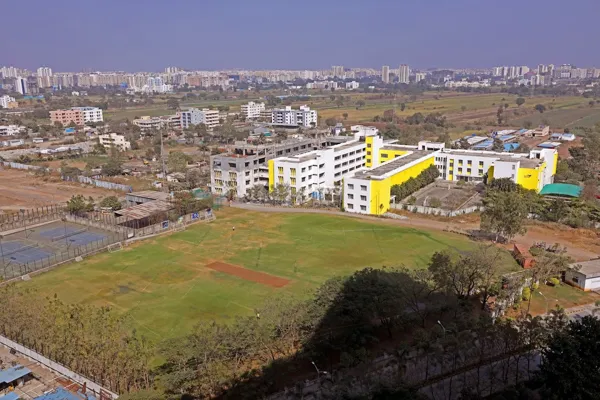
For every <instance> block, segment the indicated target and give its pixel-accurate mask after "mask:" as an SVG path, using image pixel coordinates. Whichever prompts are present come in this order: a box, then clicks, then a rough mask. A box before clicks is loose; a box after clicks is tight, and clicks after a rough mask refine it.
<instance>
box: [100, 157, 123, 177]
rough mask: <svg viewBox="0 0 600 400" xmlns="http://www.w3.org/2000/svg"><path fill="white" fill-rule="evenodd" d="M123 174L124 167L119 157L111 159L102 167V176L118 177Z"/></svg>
mask: <svg viewBox="0 0 600 400" xmlns="http://www.w3.org/2000/svg"><path fill="white" fill-rule="evenodd" d="M122 172H123V165H122V163H121V161H120V160H119V158H118V157H110V158H109V159H108V162H107V163H106V164H104V165H102V172H101V173H102V175H104V176H117V175H121V173H122Z"/></svg>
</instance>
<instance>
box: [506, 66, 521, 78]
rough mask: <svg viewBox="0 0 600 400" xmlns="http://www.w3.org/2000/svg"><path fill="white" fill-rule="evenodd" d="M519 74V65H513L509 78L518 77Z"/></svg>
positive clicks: (509, 71) (509, 70)
mask: <svg viewBox="0 0 600 400" xmlns="http://www.w3.org/2000/svg"><path fill="white" fill-rule="evenodd" d="M518 74H519V71H518V67H515V66H512V67H510V68H509V69H508V78H516V77H517V76H518Z"/></svg>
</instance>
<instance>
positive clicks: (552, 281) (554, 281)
mask: <svg viewBox="0 0 600 400" xmlns="http://www.w3.org/2000/svg"><path fill="white" fill-rule="evenodd" d="M548 282H549V283H550V284H551V285H552V286H558V285H560V281H559V280H558V278H550V280H549V281H548Z"/></svg>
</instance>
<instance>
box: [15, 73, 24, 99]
mask: <svg viewBox="0 0 600 400" xmlns="http://www.w3.org/2000/svg"><path fill="white" fill-rule="evenodd" d="M15 92H18V93H21V94H22V95H26V94H27V79H24V78H21V77H20V76H19V77H17V78H15Z"/></svg>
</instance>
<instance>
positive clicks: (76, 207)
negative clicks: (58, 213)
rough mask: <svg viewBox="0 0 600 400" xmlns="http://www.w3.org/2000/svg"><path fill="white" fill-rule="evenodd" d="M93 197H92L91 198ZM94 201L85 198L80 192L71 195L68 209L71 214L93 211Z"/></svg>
mask: <svg viewBox="0 0 600 400" xmlns="http://www.w3.org/2000/svg"><path fill="white" fill-rule="evenodd" d="M90 199H91V198H90ZM93 210H94V203H93V201H90V200H89V199H88V201H86V200H85V197H83V196H82V195H80V194H77V195H73V196H71V199H70V200H68V201H67V211H69V213H71V214H75V215H79V214H82V213H84V212H86V211H93Z"/></svg>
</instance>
